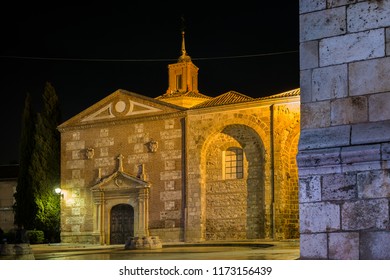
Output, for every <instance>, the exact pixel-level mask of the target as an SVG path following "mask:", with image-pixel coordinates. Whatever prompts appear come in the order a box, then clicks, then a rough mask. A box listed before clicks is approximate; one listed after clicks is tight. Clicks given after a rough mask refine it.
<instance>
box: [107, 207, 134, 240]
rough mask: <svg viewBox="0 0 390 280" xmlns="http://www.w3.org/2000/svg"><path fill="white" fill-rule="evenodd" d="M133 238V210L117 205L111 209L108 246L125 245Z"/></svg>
mask: <svg viewBox="0 0 390 280" xmlns="http://www.w3.org/2000/svg"><path fill="white" fill-rule="evenodd" d="M131 236H134V208H133V207H131V206H130V205H128V204H118V205H116V206H114V207H113V208H112V209H111V226H110V244H125V243H126V240H127V239H128V238H129V237H131Z"/></svg>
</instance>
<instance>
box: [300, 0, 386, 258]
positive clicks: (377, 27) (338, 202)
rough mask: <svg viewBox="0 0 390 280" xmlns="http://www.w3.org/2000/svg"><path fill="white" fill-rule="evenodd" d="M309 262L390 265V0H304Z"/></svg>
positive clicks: (304, 232) (304, 253)
mask: <svg viewBox="0 0 390 280" xmlns="http://www.w3.org/2000/svg"><path fill="white" fill-rule="evenodd" d="M299 12H300V53H301V57H300V70H301V71H300V73H301V134H300V143H299V152H298V157H297V159H298V166H299V185H300V186H299V188H300V190H299V191H300V194H299V208H300V209H299V211H300V212H299V213H300V242H301V249H300V252H301V253H300V254H301V258H302V259H390V231H389V228H390V226H389V197H390V171H389V166H388V160H389V159H390V110H389V108H390V79H389V73H390V1H387V0H381V1H379V0H378V1H362V0H300V10H299Z"/></svg>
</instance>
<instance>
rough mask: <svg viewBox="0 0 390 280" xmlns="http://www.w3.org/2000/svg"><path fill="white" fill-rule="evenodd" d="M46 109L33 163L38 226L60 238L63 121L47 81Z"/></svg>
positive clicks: (36, 137)
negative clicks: (59, 191)
mask: <svg viewBox="0 0 390 280" xmlns="http://www.w3.org/2000/svg"><path fill="white" fill-rule="evenodd" d="M42 101H43V104H42V110H41V112H40V113H38V114H37V119H36V125H35V134H34V142H35V143H34V149H33V152H32V156H31V164H30V166H29V175H30V176H31V178H32V181H31V186H32V189H33V191H34V199H35V205H36V207H37V212H36V219H35V225H36V228H37V229H40V230H43V231H44V232H45V235H46V236H47V238H49V239H51V240H59V224H60V198H59V196H58V195H57V194H55V193H54V189H55V188H56V187H58V186H59V185H60V135H59V132H58V130H57V126H58V124H59V123H60V108H59V101H58V96H57V94H56V92H55V89H54V87H53V86H52V85H51V84H50V83H46V85H45V88H44V92H43V95H42Z"/></svg>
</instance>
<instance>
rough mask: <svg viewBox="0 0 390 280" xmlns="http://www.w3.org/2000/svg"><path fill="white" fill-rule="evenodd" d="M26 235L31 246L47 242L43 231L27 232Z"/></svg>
mask: <svg viewBox="0 0 390 280" xmlns="http://www.w3.org/2000/svg"><path fill="white" fill-rule="evenodd" d="M26 234H27V238H28V240H29V241H30V244H40V243H43V242H44V241H45V235H44V234H43V231H42V230H27V232H26Z"/></svg>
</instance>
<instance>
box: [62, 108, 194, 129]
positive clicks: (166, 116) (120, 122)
mask: <svg viewBox="0 0 390 280" xmlns="http://www.w3.org/2000/svg"><path fill="white" fill-rule="evenodd" d="M186 115H187V112H186V111H182V112H173V113H168V114H160V115H153V116H142V117H137V118H135V117H132V118H126V119H113V120H105V121H95V122H91V123H85V124H77V125H69V126H64V127H57V129H58V131H59V132H66V131H72V130H79V129H88V128H95V127H106V126H112V125H123V124H131V123H139V122H149V121H156V120H166V119H170V118H183V117H185V116H186Z"/></svg>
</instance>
